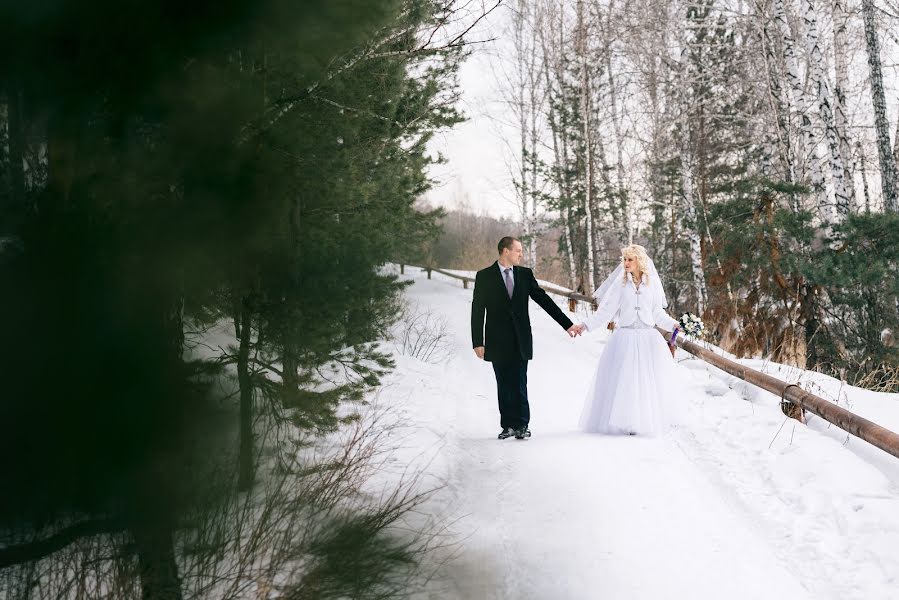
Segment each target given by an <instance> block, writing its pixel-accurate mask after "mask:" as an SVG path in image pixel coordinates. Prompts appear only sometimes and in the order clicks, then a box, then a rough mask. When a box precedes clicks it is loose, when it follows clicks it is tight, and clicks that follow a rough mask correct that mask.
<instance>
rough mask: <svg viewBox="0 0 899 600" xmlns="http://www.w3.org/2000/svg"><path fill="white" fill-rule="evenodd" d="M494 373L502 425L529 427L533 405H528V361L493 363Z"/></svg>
mask: <svg viewBox="0 0 899 600" xmlns="http://www.w3.org/2000/svg"><path fill="white" fill-rule="evenodd" d="M493 373H494V374H495V375H496V395H497V398H498V399H499V424H500V427H502V428H503V429H505V428H506V427H511V428H512V429H518V428H519V427H527V426H528V423H529V422H530V420H531V407H530V406H529V405H528V361H526V360H520V361H516V362H511V363H493Z"/></svg>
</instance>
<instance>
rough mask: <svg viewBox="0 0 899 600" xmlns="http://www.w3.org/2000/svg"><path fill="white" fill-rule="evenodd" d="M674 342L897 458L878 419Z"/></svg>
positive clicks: (574, 297) (572, 302) (894, 442)
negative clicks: (850, 410) (863, 415)
mask: <svg viewBox="0 0 899 600" xmlns="http://www.w3.org/2000/svg"><path fill="white" fill-rule="evenodd" d="M410 266H411V265H410ZM418 268H420V269H423V270H424V271H425V272H426V273H427V274H428V279H431V273H432V272H434V273H440V274H441V275H445V276H447V277H451V278H453V279H458V280H461V281H462V285H463V286H464V287H465V289H468V285H469V284H472V285H473V284H474V278H473V277H467V276H465V275H458V274H456V273H450V272H449V271H445V270H443V269H437V268H434V267H418ZM404 272H405V265H402V264H401V265H400V273H404ZM542 287H543V289H544V290H546V291H547V292H548V293H550V294H554V295H557V296H562V297H564V298H567V299H568V309H569V310H570V311H571V312H574V311H575V309H576V308H577V303H578V302H586V303H588V304H590V305H591V306H593V308H594V309H595V307H596V303H595V302H594V300H593V298H592V297H590V296H585V295H584V294H578V293H577V292H571V291H568V290H563V289H561V288H557V287H554V286H550V285H544V286H542ZM659 332H660V333H661V334H662V335H663V336H665V338H666V339H668V338H669V337H670V335H671V332H666V331H664V330H662V329H659ZM677 345H678V346H679V347H681V348H682V349H684V350H685V351H687V352H689V353H690V354H692V355H693V356H695V357H696V358H698V359H700V360H703V361H705V362H707V363H709V364H710V365H713V366H715V367H717V368H719V369H721V370H722V371H724V372H726V373H729V374H731V375H733V376H734V377H739V378H740V379H742V380H743V381H745V382H747V383H749V384H751V385H754V386H757V387H760V388H762V389H763V390H765V391H768V392H771V393H772V394H775V395H777V396H779V397H780V399H781V401H782V402H785V403H789V404H792V405H793V406H796V407H800V408H802V409H803V410H807V411H808V412H810V413H813V414H815V415H817V416H819V417H821V418H822V419H824V420H825V421H827V422H828V423H832V424H834V425H836V426H837V427H839V428H840V429H842V430H843V431H845V432H847V433H850V434H852V435H854V436H856V437H858V438H861V439H863V440H865V441H866V442H868V443H869V444H871V445H872V446H876V447H878V448H880V449H881V450H883V451H884V452H887V453H889V454H892V455H893V456H895V457H896V458H899V434H897V433H895V432H893V431H890V430H889V429H887V428H885V427H882V426H880V425H878V424H877V423H874V422H873V421H869V420H868V419H865V418H864V417H860V416H859V415H856V414H855V413H852V412H849V411H848V410H846V409H844V408H842V407H840V406H838V405H836V404H834V403H833V402H831V401H829V400H826V399H824V398H822V397H820V396H817V395H815V394H812V393H811V392H807V391H805V390H803V389H802V388H801V387H799V385H797V384H795V383H787V382H785V381H781V380H780V379H777V378H776V377H771V376H770V375H766V374H765V373H762V372H761V371H756V370H755V369H751V368H749V367H747V366H744V365H741V364H740V363H737V362H734V361H732V360H729V359H727V358H725V357H723V356H720V355H718V354H715V353H714V352H712V351H711V350H708V349H707V348H703V347H702V346H700V345H699V344H697V343H695V342H691V341H689V340H686V339H683V338H678V339H677ZM785 412H786V411H785Z"/></svg>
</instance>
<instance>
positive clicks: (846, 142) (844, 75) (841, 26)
mask: <svg viewBox="0 0 899 600" xmlns="http://www.w3.org/2000/svg"><path fill="white" fill-rule="evenodd" d="M844 2H845V0H833V54H834V70H835V72H836V81H835V85H834V88H833V96H834V98H833V116H834V125H835V126H836V133H837V136H838V137H839V140H840V155H841V156H842V157H843V165H844V167H845V169H846V172H845V174H844V177H845V180H846V192H847V194H849V204H850V210H853V211H855V210H857V206H856V195H855V177H854V175H853V171H852V166H853V165H852V146H851V141H850V139H849V122H848V119H846V89H847V88H848V86H849V74H848V71H847V66H846V57H847V56H849V54H848V51H847V50H846V23H847V21H848V18H847V16H846V9H845V8H844V6H843V3H844Z"/></svg>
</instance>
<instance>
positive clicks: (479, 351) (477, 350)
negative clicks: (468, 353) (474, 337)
mask: <svg viewBox="0 0 899 600" xmlns="http://www.w3.org/2000/svg"><path fill="white" fill-rule="evenodd" d="M474 353H475V354H477V355H478V358H480V359H481V360H484V347H483V346H478V347H477V348H475V349H474Z"/></svg>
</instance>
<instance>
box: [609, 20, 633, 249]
mask: <svg viewBox="0 0 899 600" xmlns="http://www.w3.org/2000/svg"><path fill="white" fill-rule="evenodd" d="M611 10H612V7H611V6H609V11H610V14H611ZM610 18H611V17H610ZM606 74H607V76H608V79H609V104H610V108H611V111H612V129H613V131H614V132H615V145H616V146H617V147H618V155H617V159H616V161H615V162H616V170H615V173H616V175H617V179H618V181H617V183H618V185H617V192H616V194H615V196H616V198H617V200H618V211H619V214H620V215H621V223H616V225H618V231H619V232H620V238H619V239H620V240H621V243H622V244H630V243H632V242H633V239H634V232H633V228H632V225H631V218H630V205H629V198H628V193H627V186H626V185H625V183H624V182H625V179H626V177H625V174H624V136H623V135H622V133H621V118H620V116H619V114H618V100H617V91H616V89H615V77H614V74H613V71H612V50H611V48H609V49H607V51H606Z"/></svg>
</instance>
